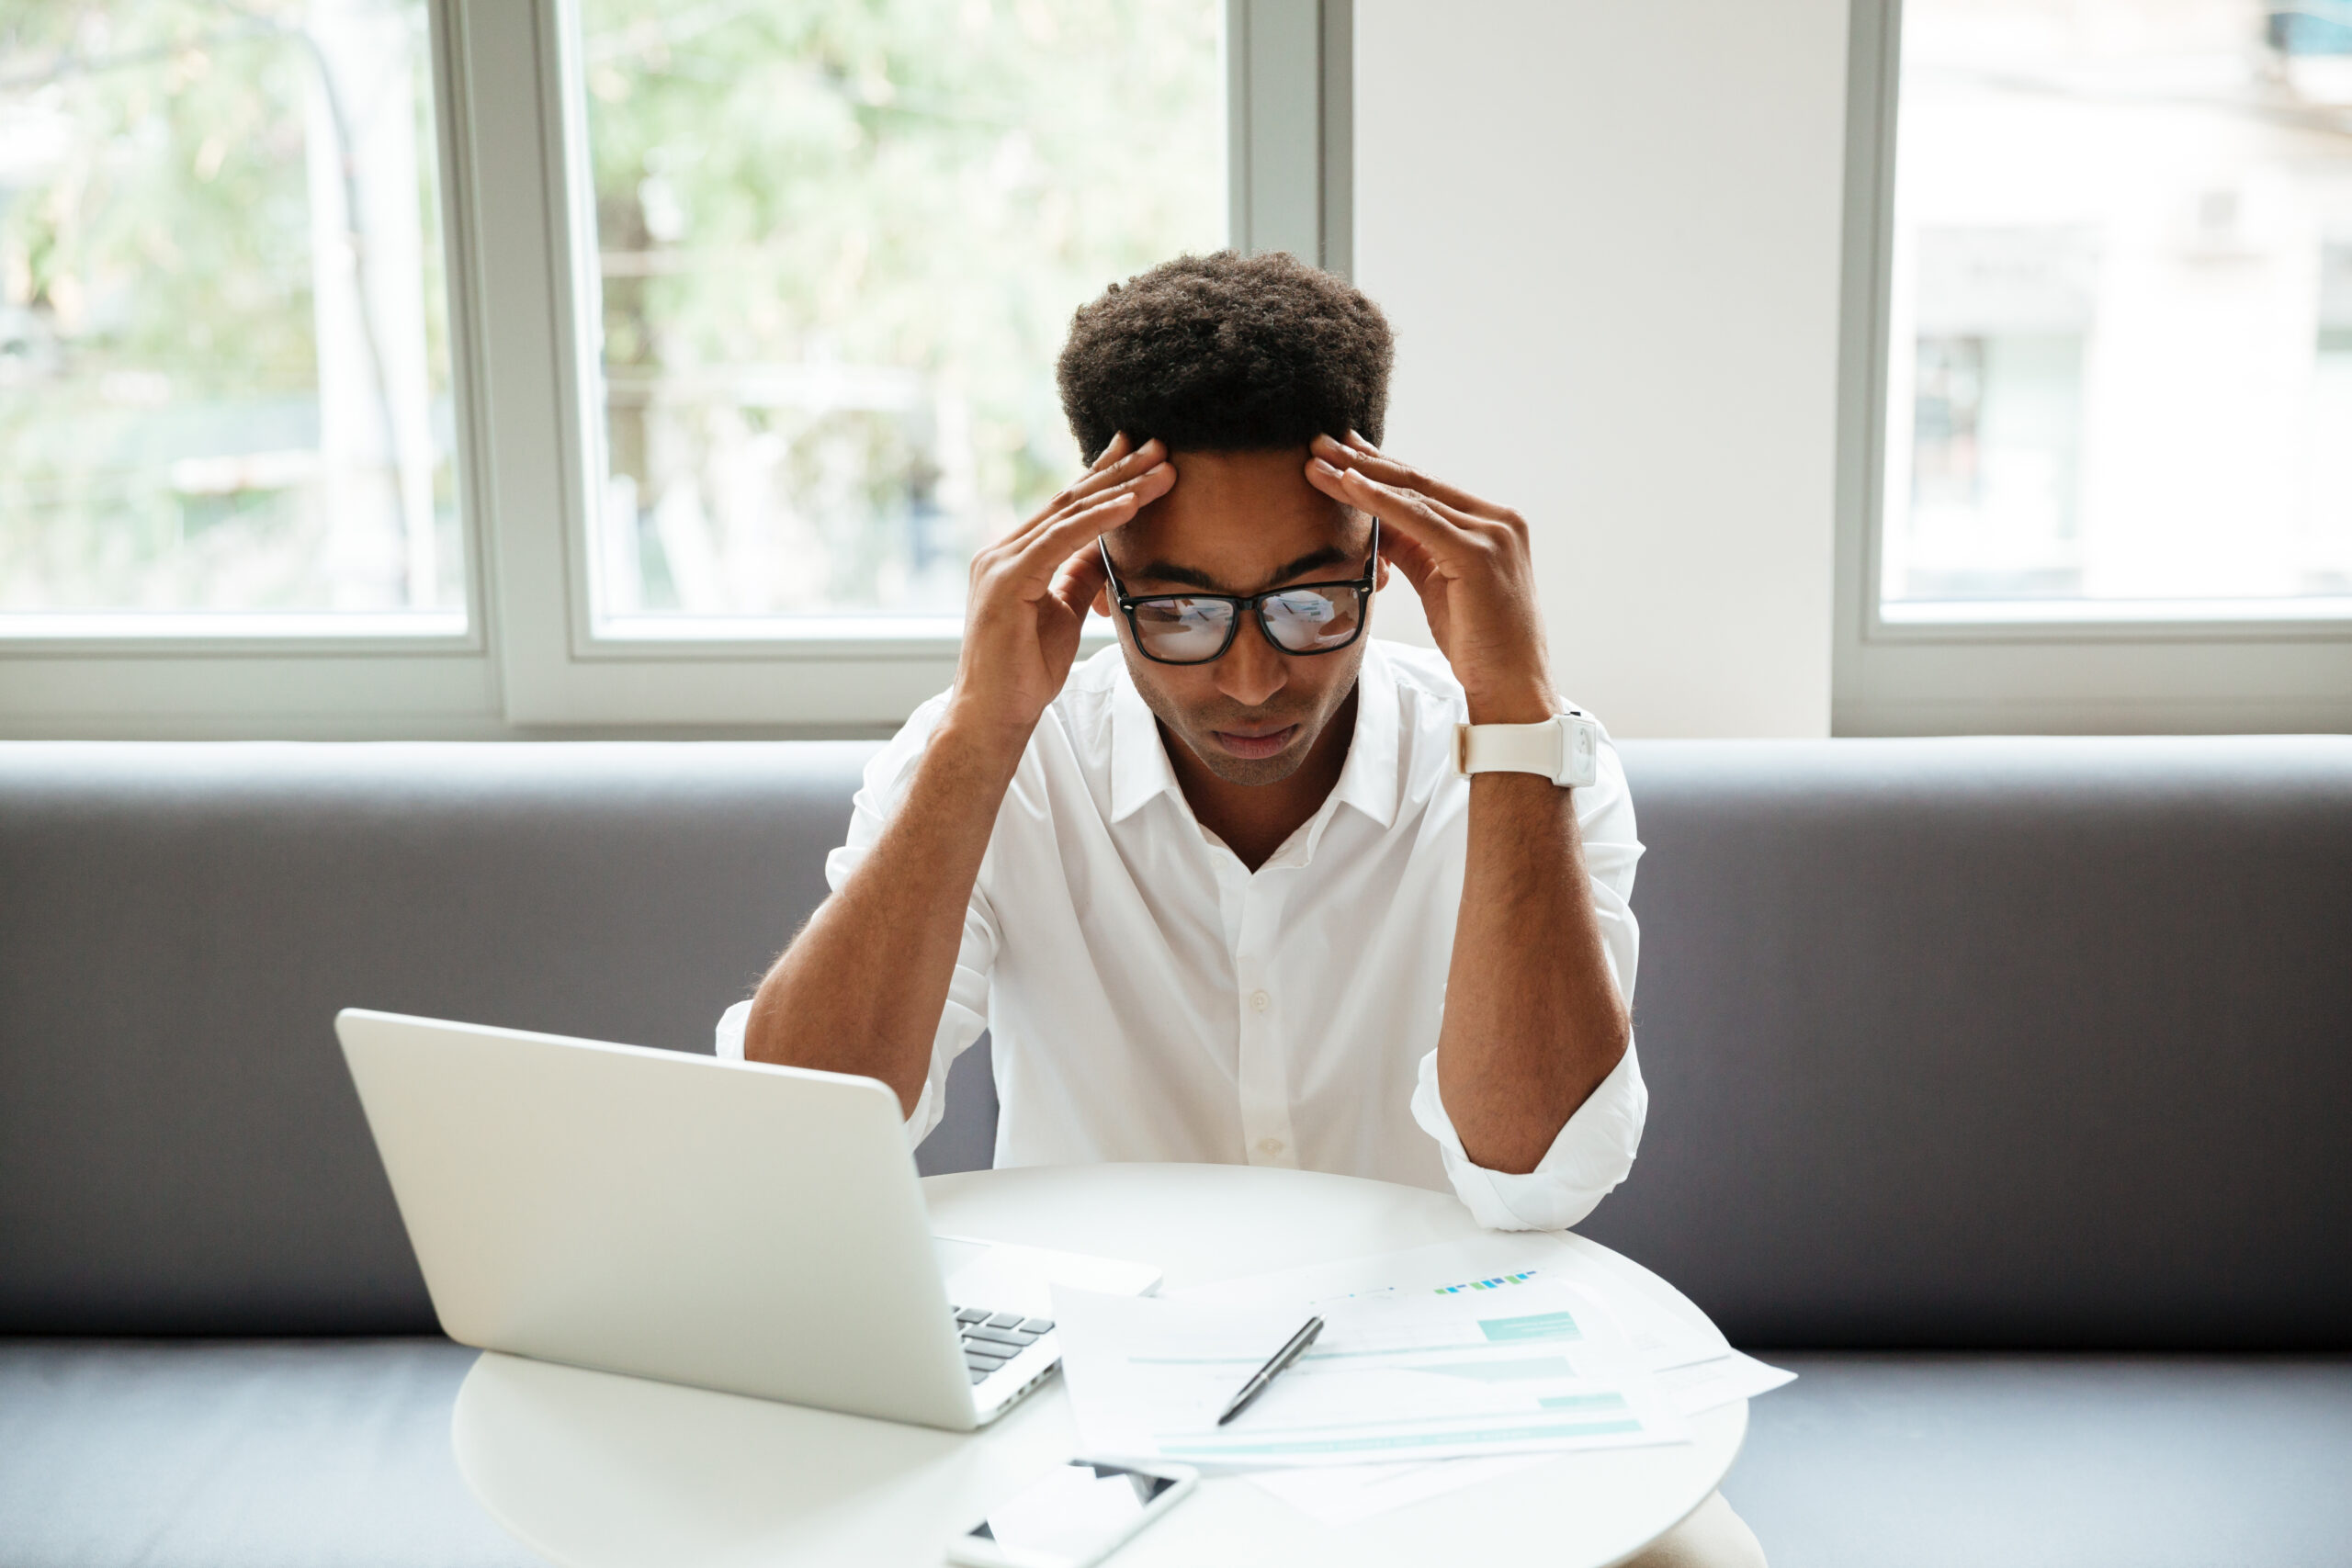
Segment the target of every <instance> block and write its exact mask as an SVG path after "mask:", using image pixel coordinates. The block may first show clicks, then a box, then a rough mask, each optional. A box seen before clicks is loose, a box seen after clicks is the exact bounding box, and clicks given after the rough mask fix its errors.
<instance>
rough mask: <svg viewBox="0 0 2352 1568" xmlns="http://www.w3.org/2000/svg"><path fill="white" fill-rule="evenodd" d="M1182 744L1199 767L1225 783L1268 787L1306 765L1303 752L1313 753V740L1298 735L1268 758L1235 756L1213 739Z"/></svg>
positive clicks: (1187, 739) (1186, 740)
mask: <svg viewBox="0 0 2352 1568" xmlns="http://www.w3.org/2000/svg"><path fill="white" fill-rule="evenodd" d="M1184 744H1185V745H1186V746H1188V747H1190V748H1191V749H1192V752H1193V756H1195V757H1198V758H1199V759H1200V760H1201V764H1202V766H1204V767H1205V768H1207V769H1208V771H1209V772H1211V773H1215V774H1216V776H1217V777H1219V778H1221V779H1223V780H1224V781H1225V782H1226V783H1227V784H1280V783H1282V782H1283V780H1284V779H1286V778H1288V777H1290V776H1291V774H1293V773H1296V772H1298V770H1299V769H1301V768H1303V767H1305V766H1306V755H1307V753H1308V752H1310V751H1312V750H1315V738H1314V737H1313V736H1311V735H1302V736H1301V737H1299V739H1297V740H1295V741H1294V742H1292V743H1291V745H1290V746H1289V747H1287V748H1286V749H1284V750H1282V751H1280V752H1277V753H1276V754H1275V755H1273V756H1272V757H1237V756H1235V755H1233V753H1232V752H1230V751H1227V750H1225V749H1224V748H1223V747H1221V746H1219V745H1218V744H1217V743H1216V741H1215V740H1211V741H1209V742H1208V743H1207V744H1206V745H1202V744H1200V743H1198V742H1196V741H1194V740H1193V738H1192V737H1191V736H1189V735H1188V736H1186V737H1184Z"/></svg>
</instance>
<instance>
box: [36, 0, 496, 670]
mask: <svg viewBox="0 0 2352 1568" xmlns="http://www.w3.org/2000/svg"><path fill="white" fill-rule="evenodd" d="M426 31H427V29H426V14H425V8H424V5H423V4H422V3H421V0H251V3H246V4H240V5H236V6H229V5H222V4H204V3H201V0H104V3H96V0H92V3H77V4H64V3H60V4H55V5H49V6H32V7H21V6H20V7H14V8H12V10H11V12H10V14H9V16H8V17H7V19H6V22H5V23H0V635H6V636H9V637H91V636H105V635H108V634H109V633H127V634H130V635H151V636H152V635H164V634H177V635H183V636H217V635H230V636H240V637H253V636H256V635H258V636H265V637H267V636H285V635H293V636H307V637H319V636H328V637H334V636H340V635H349V634H362V635H370V636H393V637H417V636H423V637H451V636H455V635H458V634H461V633H463V632H464V631H465V630H466V627H467V621H468V612H467V582H466V578H467V572H466V569H465V562H466V554H465V549H464V547H463V543H462V541H461V538H460V533H459V506H458V487H457V471H456V460H455V451H456V434H455V416H454V411H453V404H452V397H451V382H450V371H449V363H450V361H449V325H448V311H447V297H446V291H445V288H444V281H443V276H442V272H443V268H442V255H443V250H442V239H441V233H440V223H441V206H440V201H439V196H438V191H437V189H436V184H437V160H436V149H435V130H434V123H435V122H434V112H433V93H432V80H431V73H430V72H429V71H428V69H427V67H426V61H427V59H428V55H429V51H428V48H427V39H426Z"/></svg>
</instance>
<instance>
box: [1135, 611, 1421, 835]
mask: <svg viewBox="0 0 2352 1568" xmlns="http://www.w3.org/2000/svg"><path fill="white" fill-rule="evenodd" d="M1403 722H1404V716H1403V714H1402V713H1401V712H1400V711H1399V710H1398V707H1397V675H1396V672H1395V671H1393V670H1391V669H1390V668H1389V667H1388V659H1387V655H1386V654H1385V653H1384V652H1382V650H1381V647H1380V644H1379V643H1377V642H1375V641H1373V640H1372V639H1371V638H1366V639H1365V647H1364V653H1363V667H1362V669H1361V670H1360V671H1359V672H1358V673H1357V675H1356V728H1355V734H1354V735H1353V736H1352V737H1351V738H1350V739H1349V741H1348V760H1347V761H1346V763H1345V764H1344V765H1343V766H1342V767H1341V768H1340V782H1339V783H1338V784H1335V785H1333V786H1332V789H1331V795H1330V798H1329V800H1327V801H1326V802H1325V808H1324V809H1323V810H1320V811H1317V813H1316V818H1317V823H1318V825H1319V823H1320V822H1322V821H1326V820H1329V817H1330V810H1329V807H1331V806H1334V805H1339V806H1352V807H1355V808H1356V809H1357V810H1358V811H1361V812H1363V814H1364V815H1365V816H1366V817H1369V818H1372V819H1373V820H1374V822H1377V823H1379V824H1380V825H1381V826H1382V827H1383V828H1392V827H1395V826H1396V823H1397V795H1398V788H1397V728H1398V727H1399V726H1400V725H1401V724H1402V723H1403ZM1163 794H1164V795H1172V796H1174V797H1175V798H1176V799H1178V800H1182V798H1183V795H1184V792H1183V788H1182V785H1180V784H1177V782H1176V770H1175V768H1174V767H1173V766H1171V765H1170V762H1169V761H1168V749H1167V747H1166V746H1165V745H1164V744H1163V743H1162V742H1161V740H1160V738H1159V720H1158V719H1156V718H1154V717H1153V716H1152V713H1151V709H1150V708H1149V707H1148V705H1146V704H1145V702H1144V700H1143V694H1142V693H1140V692H1138V691H1136V683H1135V679H1134V677H1133V676H1131V675H1130V674H1129V673H1128V672H1127V669H1126V666H1125V661H1124V660H1122V662H1121V664H1120V668H1119V672H1118V677H1117V680H1116V682H1115V685H1114V690H1113V692H1112V695H1111V820H1112V821H1114V822H1124V821H1125V820H1126V819H1127V818H1130V817H1132V816H1134V815H1135V814H1136V812H1137V811H1140V810H1141V809H1143V807H1144V804H1145V803H1146V802H1147V801H1149V800H1150V799H1152V798H1153V797H1154V796H1156V795H1163ZM1316 836H1317V837H1318V838H1319V837H1320V836H1321V835H1320V834H1319V833H1318V834H1317V835H1316Z"/></svg>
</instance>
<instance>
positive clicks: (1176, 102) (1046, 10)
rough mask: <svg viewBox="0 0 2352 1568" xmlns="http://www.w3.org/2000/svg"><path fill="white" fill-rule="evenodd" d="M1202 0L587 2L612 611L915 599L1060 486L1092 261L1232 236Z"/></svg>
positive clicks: (790, 610)
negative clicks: (1058, 390)
mask: <svg viewBox="0 0 2352 1568" xmlns="http://www.w3.org/2000/svg"><path fill="white" fill-rule="evenodd" d="M1222 11H1223V6H1222V3H1221V0H993V3H992V0H878V3H876V0H795V3H792V4H780V5H760V6H749V5H705V6H675V5H671V4H666V3H664V0H581V4H580V6H579V13H578V14H579V22H580V28H581V29H582V40H581V51H580V52H581V61H582V76H583V80H584V86H585V98H586V123H587V135H588V145H589V151H590V153H591V157H592V162H593V167H594V182H595V213H594V222H595V231H596V245H597V253H598V254H597V267H596V271H597V274H598V277H597V282H598V284H599V286H600V292H601V310H600V314H599V324H600V326H601V331H602V340H603V354H602V356H601V364H600V367H599V368H600V371H601V389H602V405H603V406H602V408H601V410H600V411H598V412H601V415H602V422H603V436H604V440H603V447H602V458H603V461H602V464H601V466H600V468H601V471H600V473H599V474H598V476H597V478H598V479H599V481H600V482H598V483H596V484H595V486H594V500H593V527H594V534H595V539H594V548H593V549H592V551H591V552H590V554H589V557H588V559H589V563H590V570H591V577H592V592H591V602H592V604H593V606H594V626H595V631H596V634H597V635H598V636H600V637H639V638H642V637H697V636H720V637H762V636H775V635H789V634H791V633H792V632H793V631H794V630H795V629H796V627H797V628H800V629H807V628H809V627H812V626H813V627H814V628H815V629H817V630H820V631H822V632H823V633H825V634H827V635H829V636H834V637H838V636H840V635H841V633H842V630H843V629H844V626H855V625H856V624H859V623H866V624H880V625H883V626H888V625H890V624H893V623H899V624H903V623H908V622H912V623H914V624H915V625H916V626H921V625H922V623H923V622H924V621H925V620H926V619H928V620H929V622H930V623H931V624H932V625H933V626H936V627H938V628H939V629H941V630H943V631H945V632H949V633H952V632H953V630H954V628H955V626H956V621H957V618H958V617H960V615H961V613H962V608H963V600H964V590H965V579H966V574H967V568H968V566H969V563H970V559H971V555H972V552H973V550H974V548H975V547H978V545H979V544H980V543H981V542H982V541H984V540H986V539H988V538H990V537H993V536H997V535H999V534H1001V533H1003V532H1004V531H1006V530H1007V529H1009V528H1011V527H1012V526H1013V525H1015V523H1016V522H1017V521H1018V520H1019V519H1021V518H1023V517H1024V516H1026V515H1027V514H1028V513H1031V512H1032V511H1034V510H1035V507H1036V506H1037V505H1038V504H1039V503H1040V502H1043V501H1044V499H1045V498H1046V496H1047V495H1049V494H1051V493H1052V492H1053V491H1055V490H1056V489H1057V488H1059V487H1060V486H1061V485H1062V484H1064V483H1066V482H1067V481H1068V479H1069V475H1070V473H1071V472H1072V471H1073V465H1074V464H1075V463H1076V461H1077V456H1078V455H1077V453H1076V450H1075V448H1074V447H1073V446H1072V445H1071V442H1070V439H1069V431H1068V428H1067V426H1066V425H1065V424H1064V423H1063V420H1062V417H1061V412H1060V407H1059V404H1058V401H1057V397H1056V394H1055V389H1054V384H1053V362H1054V355H1055V354H1056V352H1057V350H1058V348H1059V346H1060V344H1061V339H1062V335H1063V333H1064V332H1065V331H1066V330H1067V327H1068V324H1069V316H1070V313H1071V311H1072V310H1075V309H1076V308H1077V307H1078V306H1079V305H1080V303H1082V302H1083V301H1084V300H1086V299H1090V298H1091V297H1092V296H1093V295H1095V294H1096V293H1098V292H1100V290H1101V289H1102V288H1103V284H1104V283H1105V282H1107V281H1109V280H1112V279H1114V278H1118V277H1123V276H1127V275H1129V274H1131V273H1134V272H1137V271H1140V270H1142V269H1143V268H1144V267H1147V266H1149V265H1152V264H1154V263H1155V262H1158V261H1160V260H1162V259H1165V258H1166V257H1168V256H1170V255H1173V254H1177V253H1179V252H1182V251H1206V250H1214V249H1216V248H1218V247H1219V246H1221V245H1223V244H1224V243H1225V238H1226V189H1225V186H1226V181H1225V147H1224V142H1225V134H1226V126H1225V78H1224V71H1223V66H1222V64H1221V62H1220V58H1219V49H1218V45H1219V32H1220V30H1221V21H1222Z"/></svg>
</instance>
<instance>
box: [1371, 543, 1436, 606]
mask: <svg viewBox="0 0 2352 1568" xmlns="http://www.w3.org/2000/svg"><path fill="white" fill-rule="evenodd" d="M1380 553H1381V555H1382V557H1383V558H1385V559H1386V560H1387V562H1388V564H1389V565H1390V566H1393V567H1395V568H1396V569H1397V570H1398V571H1399V572H1402V573H1403V574H1404V577H1405V581H1407V582H1408V583H1409V584H1411V585H1412V589H1413V592H1416V593H1422V592H1426V591H1427V589H1428V586H1429V583H1430V580H1431V579H1433V578H1434V577H1436V575H1437V563H1436V562H1435V561H1433V560H1431V559H1430V553H1429V551H1428V550H1426V549H1424V548H1422V547H1421V545H1420V542H1419V540H1417V539H1415V538H1413V537H1412V536H1409V535H1407V534H1402V533H1397V534H1391V535H1389V536H1386V537H1385V538H1383V539H1382V540H1381V541H1380Z"/></svg>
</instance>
